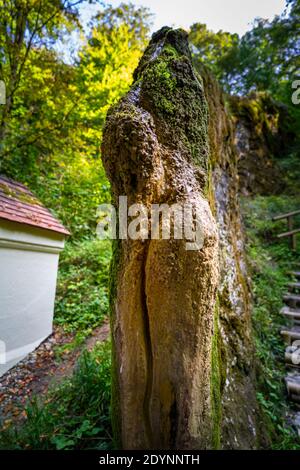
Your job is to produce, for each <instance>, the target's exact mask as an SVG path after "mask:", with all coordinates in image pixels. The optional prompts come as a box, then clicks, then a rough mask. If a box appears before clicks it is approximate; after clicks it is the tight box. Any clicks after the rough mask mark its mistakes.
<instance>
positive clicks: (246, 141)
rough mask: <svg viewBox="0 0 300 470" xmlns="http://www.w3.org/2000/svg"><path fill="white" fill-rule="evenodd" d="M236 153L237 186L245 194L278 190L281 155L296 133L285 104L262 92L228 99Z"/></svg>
mask: <svg viewBox="0 0 300 470" xmlns="http://www.w3.org/2000/svg"><path fill="white" fill-rule="evenodd" d="M229 106H230V110H231V114H232V115H233V118H234V119H233V122H234V132H235V139H234V140H235V145H236V148H237V154H238V172H239V190H240V192H241V193H242V194H243V195H245V196H249V195H250V196H251V195H255V194H264V195H270V194H278V193H280V192H281V191H282V188H283V186H284V185H285V182H284V179H283V174H282V171H281V170H280V166H279V162H280V159H281V158H283V157H284V156H285V154H286V153H287V152H289V151H290V149H291V146H292V145H293V143H294V142H295V134H294V133H293V132H292V131H291V130H290V129H289V128H290V127H291V126H290V122H291V116H289V114H288V112H287V109H286V107H285V106H284V105H283V104H282V103H278V102H276V101H274V100H273V99H272V97H271V96H270V95H268V94H267V93H265V92H260V93H254V92H253V93H252V94H251V95H249V96H248V97H237V96H232V97H230V99H229Z"/></svg>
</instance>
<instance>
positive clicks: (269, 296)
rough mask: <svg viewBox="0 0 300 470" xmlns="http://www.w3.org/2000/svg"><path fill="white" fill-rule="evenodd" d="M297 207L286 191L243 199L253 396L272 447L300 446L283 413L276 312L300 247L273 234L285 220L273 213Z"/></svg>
mask: <svg viewBox="0 0 300 470" xmlns="http://www.w3.org/2000/svg"><path fill="white" fill-rule="evenodd" d="M299 207H300V198H296V197H288V196H276V197H275V196H270V197H261V196H260V197H256V198H253V199H244V200H243V202H242V210H243V215H244V221H245V226H246V233H247V240H248V243H247V252H248V259H249V261H250V264H251V274H252V282H253V295H254V311H253V326H254V335H255V344H256V354H257V357H258V359H259V361H258V392H257V398H258V401H259V403H260V405H261V408H262V410H263V414H264V416H265V421H266V424H267V427H268V430H269V434H270V438H271V441H272V443H273V444H272V446H273V448H275V449H300V442H299V440H298V439H297V436H296V434H295V433H294V432H293V430H292V429H291V428H289V427H288V426H287V424H286V420H285V418H284V416H285V413H286V412H287V410H288V409H289V407H290V406H291V404H290V403H288V401H287V397H286V391H285V385H284V380H283V379H284V376H285V365H284V349H285V347H284V343H283V341H282V339H281V337H280V328H281V327H282V326H283V325H284V324H285V320H284V318H283V317H282V315H280V309H281V307H282V296H283V294H284V293H285V292H286V283H287V282H288V280H289V279H290V277H289V275H288V272H289V270H290V269H291V266H292V265H293V263H295V262H296V261H299V262H300V250H299V249H298V251H297V252H296V253H292V252H291V250H290V248H289V245H288V241H287V240H282V241H279V240H277V239H276V234H277V233H279V231H281V230H282V229H284V230H285V226H284V223H281V222H280V223H278V222H276V223H275V222H272V217H273V216H274V215H276V214H278V213H281V212H288V211H289V210H292V209H295V208H299ZM299 227H300V223H299ZM299 245H300V240H299Z"/></svg>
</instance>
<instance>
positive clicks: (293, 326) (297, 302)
mask: <svg viewBox="0 0 300 470" xmlns="http://www.w3.org/2000/svg"><path fill="white" fill-rule="evenodd" d="M290 274H291V275H292V276H293V278H294V279H297V281H294V282H290V283H289V284H288V293H287V294H286V295H284V297H283V300H284V302H285V304H286V306H285V307H283V308H282V310H281V314H282V315H284V316H285V317H286V318H287V319H288V321H289V326H287V327H285V328H283V329H282V330H281V335H282V337H283V338H284V341H285V343H286V345H287V347H286V350H285V363H286V367H287V371H288V372H287V375H286V377H285V383H286V388H287V392H288V395H289V398H290V400H291V401H293V402H294V403H295V404H297V405H298V406H300V271H292V272H291V273H290Z"/></svg>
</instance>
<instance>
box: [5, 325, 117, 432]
mask: <svg viewBox="0 0 300 470" xmlns="http://www.w3.org/2000/svg"><path fill="white" fill-rule="evenodd" d="M109 331H110V330H109V323H108V322H105V323H104V324H103V325H101V326H100V327H98V328H96V329H95V330H94V332H93V334H92V335H91V336H89V337H88V338H87V340H86V342H85V343H84V344H83V345H81V346H80V347H78V348H76V349H74V350H72V351H71V352H68V351H66V352H65V353H63V355H62V356H61V357H59V358H58V357H57V355H55V353H54V351H53V350H54V348H55V347H58V346H63V345H65V344H68V343H70V342H71V341H72V339H73V335H66V334H65V333H64V332H63V331H62V329H61V328H57V327H55V328H54V331H53V334H52V335H51V336H49V338H47V339H46V341H44V342H43V343H42V344H41V345H40V346H39V347H38V348H37V349H36V350H35V351H33V352H32V353H31V354H29V355H28V356H27V357H26V358H25V359H24V360H23V361H21V362H19V364H18V365H17V366H15V367H13V368H12V369H11V370H9V371H8V372H7V373H6V374H4V375H3V376H2V377H1V378H0V426H1V425H3V426H4V427H6V426H8V425H9V424H10V423H11V421H15V420H18V419H22V417H23V416H24V415H25V413H24V406H25V404H26V402H27V401H28V400H29V399H30V398H32V397H33V396H42V395H45V394H46V393H47V390H48V389H49V387H50V386H52V385H54V384H58V383H59V382H60V381H61V380H63V379H64V378H66V377H69V376H71V374H72V372H73V370H74V367H75V364H76V362H77V359H78V357H79V355H80V353H81V352H82V351H83V349H88V350H91V349H93V347H94V346H95V344H96V343H97V342H98V341H105V340H106V339H107V338H108V336H109Z"/></svg>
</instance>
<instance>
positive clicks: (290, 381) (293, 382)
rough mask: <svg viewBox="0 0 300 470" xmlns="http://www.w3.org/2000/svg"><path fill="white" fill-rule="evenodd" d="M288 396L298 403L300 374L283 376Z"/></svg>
mask: <svg viewBox="0 0 300 470" xmlns="http://www.w3.org/2000/svg"><path fill="white" fill-rule="evenodd" d="M285 384H286V388H287V392H288V395H289V398H290V399H291V400H292V401H295V402H296V403H300V374H289V375H287V376H286V378H285Z"/></svg>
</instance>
